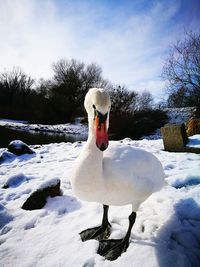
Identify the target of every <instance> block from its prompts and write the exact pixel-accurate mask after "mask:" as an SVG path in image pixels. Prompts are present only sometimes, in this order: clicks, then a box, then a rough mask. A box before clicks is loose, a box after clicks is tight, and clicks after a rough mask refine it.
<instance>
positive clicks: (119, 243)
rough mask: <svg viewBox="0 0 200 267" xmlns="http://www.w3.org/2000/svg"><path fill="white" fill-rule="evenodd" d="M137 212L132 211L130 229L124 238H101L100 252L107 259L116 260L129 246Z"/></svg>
mask: <svg viewBox="0 0 200 267" xmlns="http://www.w3.org/2000/svg"><path fill="white" fill-rule="evenodd" d="M135 219H136V213H135V212H132V213H131V215H130V216H129V227H128V231H127V233H126V235H125V237H124V238H123V239H109V240H101V241H100V242H99V248H98V252H97V253H98V254H99V255H101V256H104V257H105V258H106V259H107V260H110V261H113V260H116V259H117V258H118V257H119V256H120V255H121V254H122V253H123V252H125V251H126V250H127V248H128V246H129V238H130V235H131V229H132V227H133V224H134V223H135Z"/></svg>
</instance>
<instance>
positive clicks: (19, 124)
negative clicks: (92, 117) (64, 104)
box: [0, 118, 88, 135]
mask: <svg viewBox="0 0 200 267" xmlns="http://www.w3.org/2000/svg"><path fill="white" fill-rule="evenodd" d="M80 120H81V119H80V118H77V120H76V122H75V123H74V124H71V123H65V124H54V125H44V124H29V123H28V122H27V121H17V120H8V119H0V126H5V127H7V128H10V129H17V130H23V131H40V132H48V133H64V134H73V135H78V134H82V135H87V131H88V129H87V126H86V125H84V124H82V123H80Z"/></svg>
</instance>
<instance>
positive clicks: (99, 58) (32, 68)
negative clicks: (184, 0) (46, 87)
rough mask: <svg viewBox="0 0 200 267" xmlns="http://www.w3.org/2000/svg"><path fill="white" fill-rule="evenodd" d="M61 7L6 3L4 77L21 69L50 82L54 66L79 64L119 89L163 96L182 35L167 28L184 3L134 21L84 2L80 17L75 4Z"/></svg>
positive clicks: (1, 45)
mask: <svg viewBox="0 0 200 267" xmlns="http://www.w3.org/2000/svg"><path fill="white" fill-rule="evenodd" d="M58 3H59V4H58ZM61 3H62V4H63V3H64V2H63V1H61V2H60V1H53V0H52V1H50V0H49V1H37V0H29V1H28V0H5V1H1V2H0V36H1V42H0V57H1V61H0V72H1V71H2V70H3V69H4V68H7V69H11V68H12V66H16V65H17V66H20V67H22V69H23V70H24V71H25V72H26V73H27V74H29V75H32V76H33V77H36V78H39V77H44V78H48V77H50V75H52V70H51V64H52V63H53V62H55V61H56V60H58V59H60V58H63V57H65V58H68V59H71V58H76V59H79V60H83V61H84V62H86V63H90V62H96V63H98V64H99V65H100V66H101V67H102V68H103V73H104V76H105V78H108V79H110V80H111V82H113V83H121V84H126V85H127V86H128V87H129V88H130V89H134V90H135V89H136V90H144V89H147V90H151V92H152V93H153V94H158V93H159V92H160V89H161V88H162V86H163V82H162V81H161V80H159V75H160V72H161V68H162V64H163V55H164V53H165V51H166V49H167V47H168V45H169V43H170V42H171V41H172V40H174V38H175V37H176V35H177V28H176V30H174V32H173V31H171V32H170V35H169V30H168V29H166V28H165V24H166V23H167V22H168V21H170V19H171V18H172V17H173V16H174V15H175V14H176V12H177V11H178V9H179V4H180V2H176V3H174V2H171V4H170V5H169V4H167V5H165V6H164V5H163V4H162V2H159V1H158V2H155V3H156V4H154V5H153V7H152V8H151V9H150V10H149V12H148V13H142V14H137V13H136V12H134V14H133V15H131V16H128V17H126V16H123V14H121V13H118V12H116V13H112V11H111V10H108V9H106V7H104V6H103V5H102V6H100V5H98V8H97V7H96V6H95V5H90V4H89V3H88V4H86V2H84V1H80V2H79V6H78V9H77V10H76V12H75V8H74V7H73V2H66V3H65V5H64V4H63V6H61ZM172 3H173V4H172ZM76 8H77V6H76ZM109 20H110V21H109Z"/></svg>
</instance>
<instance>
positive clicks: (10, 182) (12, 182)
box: [3, 173, 28, 189]
mask: <svg viewBox="0 0 200 267" xmlns="http://www.w3.org/2000/svg"><path fill="white" fill-rule="evenodd" d="M27 181H28V178H27V177H26V176H25V175H24V174H23V173H20V174H17V175H13V176H10V177H9V178H8V179H7V181H6V182H5V184H4V186H3V189H7V188H9V187H18V186H20V185H21V184H22V183H24V182H27Z"/></svg>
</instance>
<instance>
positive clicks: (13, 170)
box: [0, 137, 200, 267]
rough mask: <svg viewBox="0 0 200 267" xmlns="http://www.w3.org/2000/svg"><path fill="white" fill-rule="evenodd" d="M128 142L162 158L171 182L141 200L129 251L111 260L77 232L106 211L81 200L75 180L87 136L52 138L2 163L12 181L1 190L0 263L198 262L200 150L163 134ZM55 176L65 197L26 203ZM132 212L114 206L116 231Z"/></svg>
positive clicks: (0, 171)
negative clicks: (175, 145)
mask: <svg viewBox="0 0 200 267" xmlns="http://www.w3.org/2000/svg"><path fill="white" fill-rule="evenodd" d="M196 138H197V137H196ZM198 138H199V137H198ZM198 138H197V139H198ZM199 140H200V139H199ZM116 142H119V141H116ZM122 142H124V143H126V144H129V145H131V146H134V147H140V148H143V149H145V150H147V151H150V152H152V153H153V154H154V155H155V156H156V157H158V158H159V159H160V161H161V162H162V164H163V167H164V170H165V174H166V181H167V182H168V183H169V186H166V187H165V188H163V189H162V190H161V191H160V192H157V193H155V194H153V195H152V196H151V197H149V198H148V199H147V200H146V201H145V202H144V203H143V204H142V205H141V206H140V209H139V211H138V213H137V219H136V222H135V225H134V226H133V229H132V234H131V242H130V246H129V248H128V250H127V252H125V253H123V254H122V256H121V257H119V258H118V259H117V260H116V261H113V262H110V261H107V260H105V259H104V258H103V257H101V256H99V255H98V254H97V248H98V242H97V241H95V240H90V241H87V242H84V243H83V242H82V241H81V239H80V236H79V234H78V233H79V232H80V231H82V230H84V229H86V228H89V227H93V226H96V225H99V224H100V222H101V216H102V207H101V205H99V204H97V203H88V202H84V201H81V200H79V199H77V198H76V197H75V196H74V195H73V192H72V189H71V185H70V182H69V178H70V171H71V169H72V166H73V162H74V160H75V158H76V157H77V156H78V154H79V153H80V151H81V149H82V147H83V145H84V142H82V143H73V144H72V143H60V144H49V145H42V146H37V148H35V151H36V154H33V155H23V156H19V157H16V156H9V157H7V160H6V161H5V162H4V163H3V164H1V165H0V188H1V187H2V186H3V185H4V184H6V183H7V182H9V184H10V188H8V189H0V203H1V204H0V266H4V267H19V266H20V267H31V266H32V267H44V266H45V267H81V266H84V267H92V266H98V267H109V266H120V267H129V266H130V267H132V266H136V267H158V266H159V267H171V266H173V267H190V266H191V267H198V266H200V155H197V154H192V153H169V152H165V151H163V143H162V140H146V139H144V140H140V141H132V140H130V139H124V140H123V141H122ZM31 148H33V149H34V146H31ZM4 150H5V149H0V153H2V152H3V151H4ZM57 178H59V179H60V180H61V188H62V190H63V196H59V197H55V198H49V199H48V201H47V204H46V206H45V207H44V208H43V209H41V210H34V211H25V210H22V209H21V208H20V207H21V206H22V204H23V203H24V202H25V200H26V199H27V198H28V196H29V195H30V194H31V192H33V191H34V190H36V189H37V188H40V186H41V184H43V183H44V182H47V183H48V181H52V179H57ZM11 182H12V183H11ZM130 212H131V206H123V207H111V208H110V210H109V220H110V222H111V224H112V234H111V238H120V237H123V236H124V234H125V232H126V230H127V226H128V219H127V218H128V215H129V214H130Z"/></svg>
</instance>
